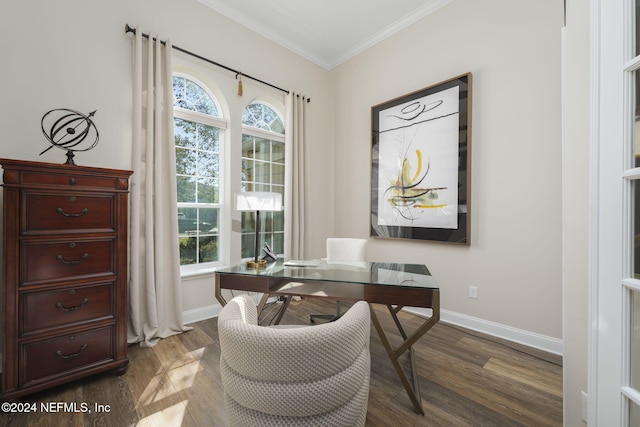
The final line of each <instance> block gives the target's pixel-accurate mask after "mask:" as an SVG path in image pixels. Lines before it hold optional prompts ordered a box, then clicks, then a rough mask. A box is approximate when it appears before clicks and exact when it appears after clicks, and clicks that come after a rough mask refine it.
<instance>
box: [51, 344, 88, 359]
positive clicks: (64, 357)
mask: <svg viewBox="0 0 640 427" xmlns="http://www.w3.org/2000/svg"><path fill="white" fill-rule="evenodd" d="M87 347H89V344H82V347H80V351H78V352H77V353H71V354H62V350H58V351H56V356H58V357H60V358H61V359H72V358H74V357H78V356H80V353H82V352H83V351H85V350H86V349H87Z"/></svg>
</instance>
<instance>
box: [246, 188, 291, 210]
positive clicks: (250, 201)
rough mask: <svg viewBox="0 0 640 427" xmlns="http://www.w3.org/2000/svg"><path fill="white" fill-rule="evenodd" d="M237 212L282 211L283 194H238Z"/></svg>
mask: <svg viewBox="0 0 640 427" xmlns="http://www.w3.org/2000/svg"><path fill="white" fill-rule="evenodd" d="M235 199H236V210H237V211H281V210H282V194H280V193H273V192H269V191H244V192H241V193H236V197H235Z"/></svg>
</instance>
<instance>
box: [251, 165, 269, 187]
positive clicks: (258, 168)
mask: <svg viewBox="0 0 640 427" xmlns="http://www.w3.org/2000/svg"><path fill="white" fill-rule="evenodd" d="M270 169H271V168H270V167H269V163H264V162H255V170H254V177H253V180H254V181H257V182H261V183H269V182H271V179H270V177H271V170H270Z"/></svg>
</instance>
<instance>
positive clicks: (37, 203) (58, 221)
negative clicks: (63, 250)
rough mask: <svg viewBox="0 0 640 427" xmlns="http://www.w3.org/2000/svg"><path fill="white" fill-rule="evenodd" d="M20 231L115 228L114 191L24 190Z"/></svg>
mask: <svg viewBox="0 0 640 427" xmlns="http://www.w3.org/2000/svg"><path fill="white" fill-rule="evenodd" d="M24 203H25V210H24V212H25V223H24V225H23V233H26V234H43V233H47V234H52V233H63V232H73V233H81V232H85V231H87V230H99V231H114V230H115V215H114V212H115V210H114V207H115V195H114V194H98V193H96V194H86V193H85V194H83V193H78V194H74V193H67V194H57V193H43V192H35V191H25V192H24Z"/></svg>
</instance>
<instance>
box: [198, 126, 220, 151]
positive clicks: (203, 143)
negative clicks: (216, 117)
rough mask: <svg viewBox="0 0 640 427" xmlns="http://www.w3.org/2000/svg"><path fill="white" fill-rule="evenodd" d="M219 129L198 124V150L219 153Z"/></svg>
mask: <svg viewBox="0 0 640 427" xmlns="http://www.w3.org/2000/svg"><path fill="white" fill-rule="evenodd" d="M219 142H220V129H219V128H217V127H214V126H209V125H204V124H200V123H199V124H198V148H200V149H201V150H206V151H213V152H216V153H217V152H219V149H220V147H219Z"/></svg>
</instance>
